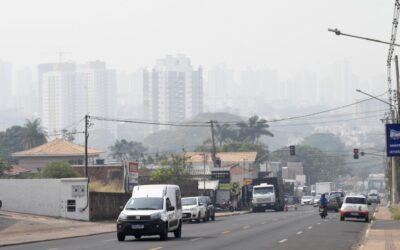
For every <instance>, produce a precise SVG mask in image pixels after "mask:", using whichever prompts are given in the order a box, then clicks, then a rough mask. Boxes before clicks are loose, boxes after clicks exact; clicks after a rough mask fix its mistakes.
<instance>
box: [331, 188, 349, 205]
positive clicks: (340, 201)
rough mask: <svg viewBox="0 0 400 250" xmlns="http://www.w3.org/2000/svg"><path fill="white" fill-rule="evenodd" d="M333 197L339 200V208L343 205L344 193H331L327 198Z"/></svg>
mask: <svg viewBox="0 0 400 250" xmlns="http://www.w3.org/2000/svg"><path fill="white" fill-rule="evenodd" d="M331 196H335V197H338V198H339V208H340V207H341V206H342V204H343V200H344V197H345V196H346V193H345V192H344V191H332V192H330V193H329V197H331Z"/></svg>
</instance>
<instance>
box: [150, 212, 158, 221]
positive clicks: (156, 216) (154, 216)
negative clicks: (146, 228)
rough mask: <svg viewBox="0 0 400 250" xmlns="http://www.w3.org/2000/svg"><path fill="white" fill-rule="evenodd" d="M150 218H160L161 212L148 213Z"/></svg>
mask: <svg viewBox="0 0 400 250" xmlns="http://www.w3.org/2000/svg"><path fill="white" fill-rule="evenodd" d="M150 219H152V220H158V219H161V213H155V214H152V215H150Z"/></svg>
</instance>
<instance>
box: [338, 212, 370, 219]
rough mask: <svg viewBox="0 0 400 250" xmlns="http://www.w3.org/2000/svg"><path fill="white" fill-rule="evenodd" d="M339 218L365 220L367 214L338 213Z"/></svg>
mask: <svg viewBox="0 0 400 250" xmlns="http://www.w3.org/2000/svg"><path fill="white" fill-rule="evenodd" d="M340 216H342V217H346V218H358V219H365V218H368V216H369V212H364V211H340Z"/></svg>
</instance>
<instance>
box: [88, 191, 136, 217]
mask: <svg viewBox="0 0 400 250" xmlns="http://www.w3.org/2000/svg"><path fill="white" fill-rule="evenodd" d="M131 196H132V194H130V193H127V194H126V193H103V192H90V220H91V221H98V220H117V218H118V215H119V213H120V212H121V209H120V207H121V206H125V204H126V202H127V201H128V200H129V198H130V197H131Z"/></svg>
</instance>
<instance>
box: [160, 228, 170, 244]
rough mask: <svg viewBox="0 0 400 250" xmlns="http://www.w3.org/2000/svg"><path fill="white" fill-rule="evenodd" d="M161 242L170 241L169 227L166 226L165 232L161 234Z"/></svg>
mask: <svg viewBox="0 0 400 250" xmlns="http://www.w3.org/2000/svg"><path fill="white" fill-rule="evenodd" d="M160 240H168V225H165V227H164V230H163V231H162V232H161V234H160Z"/></svg>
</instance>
